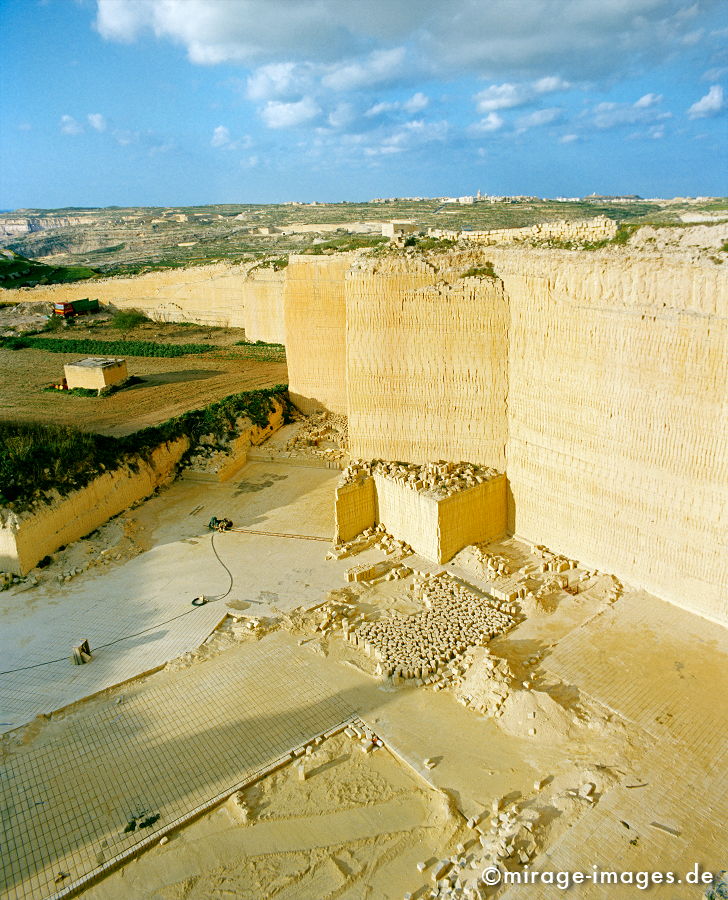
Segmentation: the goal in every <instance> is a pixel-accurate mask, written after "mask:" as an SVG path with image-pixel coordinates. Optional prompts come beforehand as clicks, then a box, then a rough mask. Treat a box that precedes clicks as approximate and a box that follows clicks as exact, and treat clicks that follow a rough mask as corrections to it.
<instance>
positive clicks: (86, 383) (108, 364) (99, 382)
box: [63, 356, 129, 391]
mask: <svg viewBox="0 0 728 900" xmlns="http://www.w3.org/2000/svg"><path fill="white" fill-rule="evenodd" d="M63 373H64V375H65V376H66V384H67V385H68V389H69V391H70V390H73V388H86V389H87V390H97V391H101V390H103V389H104V388H106V387H111V386H112V385H114V384H122V383H123V382H124V381H126V380H127V378H128V377H129V373H128V372H127V370H126V360H125V359H109V358H108V357H103V356H91V357H89V358H88V359H80V360H79V361H78V362H75V363H69V364H68V365H66V366H64V367H63Z"/></svg>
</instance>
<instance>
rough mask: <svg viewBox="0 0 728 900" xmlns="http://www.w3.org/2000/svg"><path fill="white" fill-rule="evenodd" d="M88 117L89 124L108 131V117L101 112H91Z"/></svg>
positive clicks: (98, 129)
mask: <svg viewBox="0 0 728 900" xmlns="http://www.w3.org/2000/svg"><path fill="white" fill-rule="evenodd" d="M86 118H87V119H88V123H89V125H90V126H91V127H92V128H94V129H95V130H96V131H106V119H105V117H104V116H102V115H101V113H89V114H88V116H86Z"/></svg>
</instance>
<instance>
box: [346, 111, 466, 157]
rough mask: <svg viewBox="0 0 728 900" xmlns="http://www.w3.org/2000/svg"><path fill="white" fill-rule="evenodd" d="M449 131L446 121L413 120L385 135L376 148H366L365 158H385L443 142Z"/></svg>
mask: <svg viewBox="0 0 728 900" xmlns="http://www.w3.org/2000/svg"><path fill="white" fill-rule="evenodd" d="M449 130H450V123H449V122H447V121H446V120H441V121H439V122H428V121H426V120H425V119H413V120H412V121H410V122H405V123H404V125H402V126H400V127H398V128H396V129H395V130H394V131H392V132H391V133H390V134H387V135H385V136H384V137H383V138H381V140H380V141H379V143H378V144H377V145H376V146H370V147H366V148H365V149H364V153H365V154H366V155H367V156H387V155H391V154H393V153H403V152H405V151H411V150H413V149H415V148H417V147H422V146H424V145H426V144H431V143H433V142H436V141H444V140H445V138H446V137H447V134H448V132H449Z"/></svg>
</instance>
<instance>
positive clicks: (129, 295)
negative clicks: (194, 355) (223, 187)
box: [2, 263, 247, 328]
mask: <svg viewBox="0 0 728 900" xmlns="http://www.w3.org/2000/svg"><path fill="white" fill-rule="evenodd" d="M246 278H247V267H244V266H234V265H228V264H226V263H219V264H216V265H212V266H192V267H190V268H188V269H170V270H168V271H166V272H149V273H148V274H146V275H137V276H135V277H133V278H120V277H117V278H105V279H100V280H98V281H90V282H89V281H80V282H76V283H74V284H50V285H41V286H38V287H35V288H17V289H15V290H5V291H2V299H3V300H18V301H22V302H25V301H29V300H38V301H46V302H50V303H54V302H56V301H61V300H63V301H66V302H68V301H71V300H80V299H82V298H84V297H92V298H97V299H98V300H100V301H101V303H112V304H113V305H114V306H116V307H118V308H119V309H127V308H129V307H134V308H136V309H141V310H142V312H145V313H146V314H147V315H148V316H149V317H150V318H153V319H157V320H159V321H161V322H196V323H199V324H202V325H217V326H223V327H227V326H230V327H237V328H244V327H245V304H244V297H245V290H244V284H245V282H246Z"/></svg>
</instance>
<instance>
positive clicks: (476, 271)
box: [460, 262, 498, 278]
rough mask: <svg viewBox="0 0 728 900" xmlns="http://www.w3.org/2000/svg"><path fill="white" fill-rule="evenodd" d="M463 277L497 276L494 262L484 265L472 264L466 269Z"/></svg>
mask: <svg viewBox="0 0 728 900" xmlns="http://www.w3.org/2000/svg"><path fill="white" fill-rule="evenodd" d="M460 277H461V278H497V277H498V276H497V275H496V274H495V269H494V268H493V263H492V262H486V263H483V265H482V266H471V267H470V268H469V269H466V270H465V271H464V272H463V274H462V275H461V276H460Z"/></svg>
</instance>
